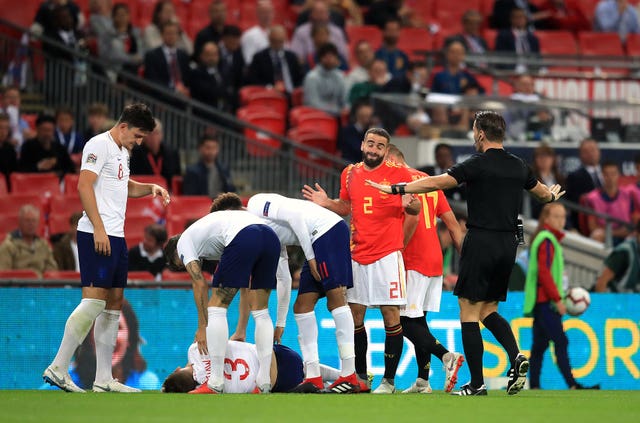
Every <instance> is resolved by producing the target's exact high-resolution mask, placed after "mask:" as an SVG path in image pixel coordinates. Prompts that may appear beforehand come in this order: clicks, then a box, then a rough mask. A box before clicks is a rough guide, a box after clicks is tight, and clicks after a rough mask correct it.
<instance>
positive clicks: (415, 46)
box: [398, 28, 433, 61]
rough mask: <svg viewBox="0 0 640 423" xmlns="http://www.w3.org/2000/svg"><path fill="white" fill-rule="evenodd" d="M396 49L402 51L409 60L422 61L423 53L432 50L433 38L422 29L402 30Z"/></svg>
mask: <svg viewBox="0 0 640 423" xmlns="http://www.w3.org/2000/svg"><path fill="white" fill-rule="evenodd" d="M398 48H399V49H400V50H402V51H404V52H405V53H406V54H407V55H408V56H409V59H410V60H423V61H424V60H425V56H424V52H426V51H431V50H432V49H433V37H432V36H431V33H430V32H429V31H428V30H426V29H424V28H402V29H401V30H400V38H399V39H398Z"/></svg>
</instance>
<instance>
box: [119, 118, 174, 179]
mask: <svg viewBox="0 0 640 423" xmlns="http://www.w3.org/2000/svg"><path fill="white" fill-rule="evenodd" d="M155 121H156V127H155V128H154V129H153V131H152V132H151V133H150V134H149V135H147V136H146V137H145V138H144V140H143V141H142V144H140V145H138V146H135V147H134V148H133V150H132V151H131V164H130V169H131V175H156V176H162V177H164V179H165V181H166V183H167V184H166V186H168V187H170V186H171V178H173V177H174V176H176V175H181V172H180V156H179V155H178V152H177V151H175V150H174V149H173V148H171V147H170V146H168V145H167V144H165V143H164V142H163V141H164V131H163V128H162V122H160V120H159V119H155Z"/></svg>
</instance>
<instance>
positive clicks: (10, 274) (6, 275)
mask: <svg viewBox="0 0 640 423" xmlns="http://www.w3.org/2000/svg"><path fill="white" fill-rule="evenodd" d="M0 279H40V275H38V273H37V272H36V271H35V270H29V269H15V270H0Z"/></svg>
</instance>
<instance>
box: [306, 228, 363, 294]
mask: <svg viewBox="0 0 640 423" xmlns="http://www.w3.org/2000/svg"><path fill="white" fill-rule="evenodd" d="M313 252H314V253H315V255H316V263H317V264H318V272H319V273H320V276H321V278H322V279H321V280H320V282H318V281H316V280H315V279H313V276H311V272H310V271H309V264H308V263H307V262H306V261H305V262H304V264H303V265H302V271H301V272H300V286H299V287H298V295H300V294H304V293H307V292H317V293H318V294H319V295H320V297H323V296H324V295H325V292H327V291H330V290H332V289H334V288H338V287H341V286H346V287H347V288H351V287H352V286H353V273H352V270H351V252H350V251H349V226H347V224H346V222H344V221H340V222H338V223H336V224H335V225H334V226H333V227H332V228H331V229H329V230H328V231H327V233H325V234H324V235H322V236H321V237H320V238H318V239H316V240H315V242H314V243H313Z"/></svg>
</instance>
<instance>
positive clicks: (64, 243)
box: [53, 211, 82, 272]
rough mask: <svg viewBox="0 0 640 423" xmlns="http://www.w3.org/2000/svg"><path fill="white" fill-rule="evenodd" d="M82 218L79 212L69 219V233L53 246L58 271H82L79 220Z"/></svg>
mask: <svg viewBox="0 0 640 423" xmlns="http://www.w3.org/2000/svg"><path fill="white" fill-rule="evenodd" d="M81 217H82V212H80V211H78V212H75V213H73V214H72V215H71V216H70V217H69V232H67V233H66V234H64V235H62V237H61V238H60V239H59V240H58V241H56V242H55V243H54V244H53V257H54V258H55V259H56V263H58V270H75V271H76V272H79V271H80V262H79V261H78V242H77V235H78V220H80V218H81Z"/></svg>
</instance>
